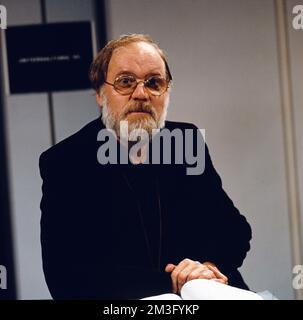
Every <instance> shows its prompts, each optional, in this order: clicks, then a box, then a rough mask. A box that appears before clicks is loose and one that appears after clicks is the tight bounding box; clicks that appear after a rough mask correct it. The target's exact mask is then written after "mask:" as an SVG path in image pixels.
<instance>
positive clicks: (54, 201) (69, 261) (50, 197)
mask: <svg viewBox="0 0 303 320" xmlns="http://www.w3.org/2000/svg"><path fill="white" fill-rule="evenodd" d="M39 165H40V174H41V177H42V179H43V184H42V199H41V204H40V207H41V247H42V260H43V271H44V275H45V279H46V283H47V285H48V288H49V291H50V293H51V296H52V297H53V298H54V299H136V298H142V297H145V296H150V295H156V294H160V293H164V292H168V291H170V289H171V281H170V277H169V275H168V274H166V273H164V272H157V271H152V270H149V269H147V270H144V269H140V268H138V269H125V268H119V266H117V265H116V264H115V263H114V262H113V261H114V259H113V252H112V251H111V241H110V240H109V239H108V238H107V235H106V233H105V232H106V231H104V233H105V235H104V237H103V238H102V240H101V241H100V243H99V244H97V245H96V244H94V245H93V246H92V247H90V246H87V244H88V243H90V242H89V240H88V239H87V237H88V238H89V237H90V236H91V234H93V233H94V232H95V233H97V232H98V230H97V229H96V230H89V231H88V232H84V233H83V234H81V233H80V232H79V233H78V234H77V233H76V231H75V230H74V228H73V223H74V221H75V220H76V219H77V217H76V216H77V211H79V212H80V211H81V210H82V211H83V212H82V213H81V216H83V219H86V216H85V215H86V214H87V213H86V212H85V209H86V208H77V209H75V206H74V205H71V203H72V202H73V201H75V199H73V198H72V195H71V196H69V197H68V198H67V196H66V195H67V194H69V193H68V192H67V190H68V189H67V188H71V186H70V182H69V183H67V182H66V181H67V180H69V179H68V178H66V172H63V171H65V170H63V169H62V170H60V163H59V161H54V157H53V156H52V157H51V159H50V157H49V156H48V154H45V153H44V154H42V155H41V157H40V162H39ZM75 197H76V196H75ZM72 208H73V209H72ZM83 228H85V220H83ZM105 229H106V227H104V229H103V230H105ZM100 232H101V229H100ZM81 237H86V239H85V241H82V240H81ZM89 239H90V238H89ZM83 243H85V245H84V244H83ZM96 247H97V248H98V250H99V251H98V252H96V251H95V250H94V249H93V248H96Z"/></svg>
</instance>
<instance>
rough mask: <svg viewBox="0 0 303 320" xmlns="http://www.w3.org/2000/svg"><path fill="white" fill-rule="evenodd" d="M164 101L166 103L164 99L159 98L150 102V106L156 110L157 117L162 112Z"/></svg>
mask: <svg viewBox="0 0 303 320" xmlns="http://www.w3.org/2000/svg"><path fill="white" fill-rule="evenodd" d="M165 101H166V99H165V97H159V98H156V99H155V100H154V101H152V104H153V106H154V108H155V109H156V111H157V113H158V116H160V115H161V113H162V112H163V110H164V105H165Z"/></svg>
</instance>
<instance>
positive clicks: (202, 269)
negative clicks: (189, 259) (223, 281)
mask: <svg viewBox="0 0 303 320" xmlns="http://www.w3.org/2000/svg"><path fill="white" fill-rule="evenodd" d="M201 276H203V277H202V278H200V277H201ZM209 278H215V274H214V273H213V272H212V271H210V270H209V269H208V267H207V266H205V265H203V264H201V265H199V266H198V267H197V268H196V269H194V270H193V271H192V272H191V273H190V275H189V276H188V277H187V281H190V280H194V279H209Z"/></svg>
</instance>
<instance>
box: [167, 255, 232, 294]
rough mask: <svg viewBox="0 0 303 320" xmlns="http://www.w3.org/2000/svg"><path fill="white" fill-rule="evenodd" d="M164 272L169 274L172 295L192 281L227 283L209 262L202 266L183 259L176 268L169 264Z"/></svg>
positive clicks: (225, 278)
mask: <svg viewBox="0 0 303 320" xmlns="http://www.w3.org/2000/svg"><path fill="white" fill-rule="evenodd" d="M165 271H166V272H170V273H171V279H172V287H173V288H172V290H173V292H174V293H180V290H181V288H182V287H183V285H184V284H185V283H186V282H187V281H190V280H193V279H209V280H214V281H218V282H221V283H224V284H226V283H227V277H226V276H224V275H223V274H222V273H221V272H220V271H219V269H218V268H217V267H216V266H215V265H214V264H212V263H211V262H205V263H203V264H202V263H200V262H198V261H193V260H191V259H184V260H182V261H181V262H180V263H179V264H178V265H177V266H176V265H174V264H172V263H169V264H168V265H167V266H166V268H165Z"/></svg>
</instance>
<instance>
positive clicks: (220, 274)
mask: <svg viewBox="0 0 303 320" xmlns="http://www.w3.org/2000/svg"><path fill="white" fill-rule="evenodd" d="M208 268H209V269H210V270H211V271H213V273H214V274H215V276H216V277H217V278H219V279H222V280H223V281H224V282H225V283H226V284H227V282H228V278H227V277H226V276H225V275H224V274H223V273H222V272H220V271H219V269H218V268H217V267H214V266H212V265H208Z"/></svg>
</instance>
